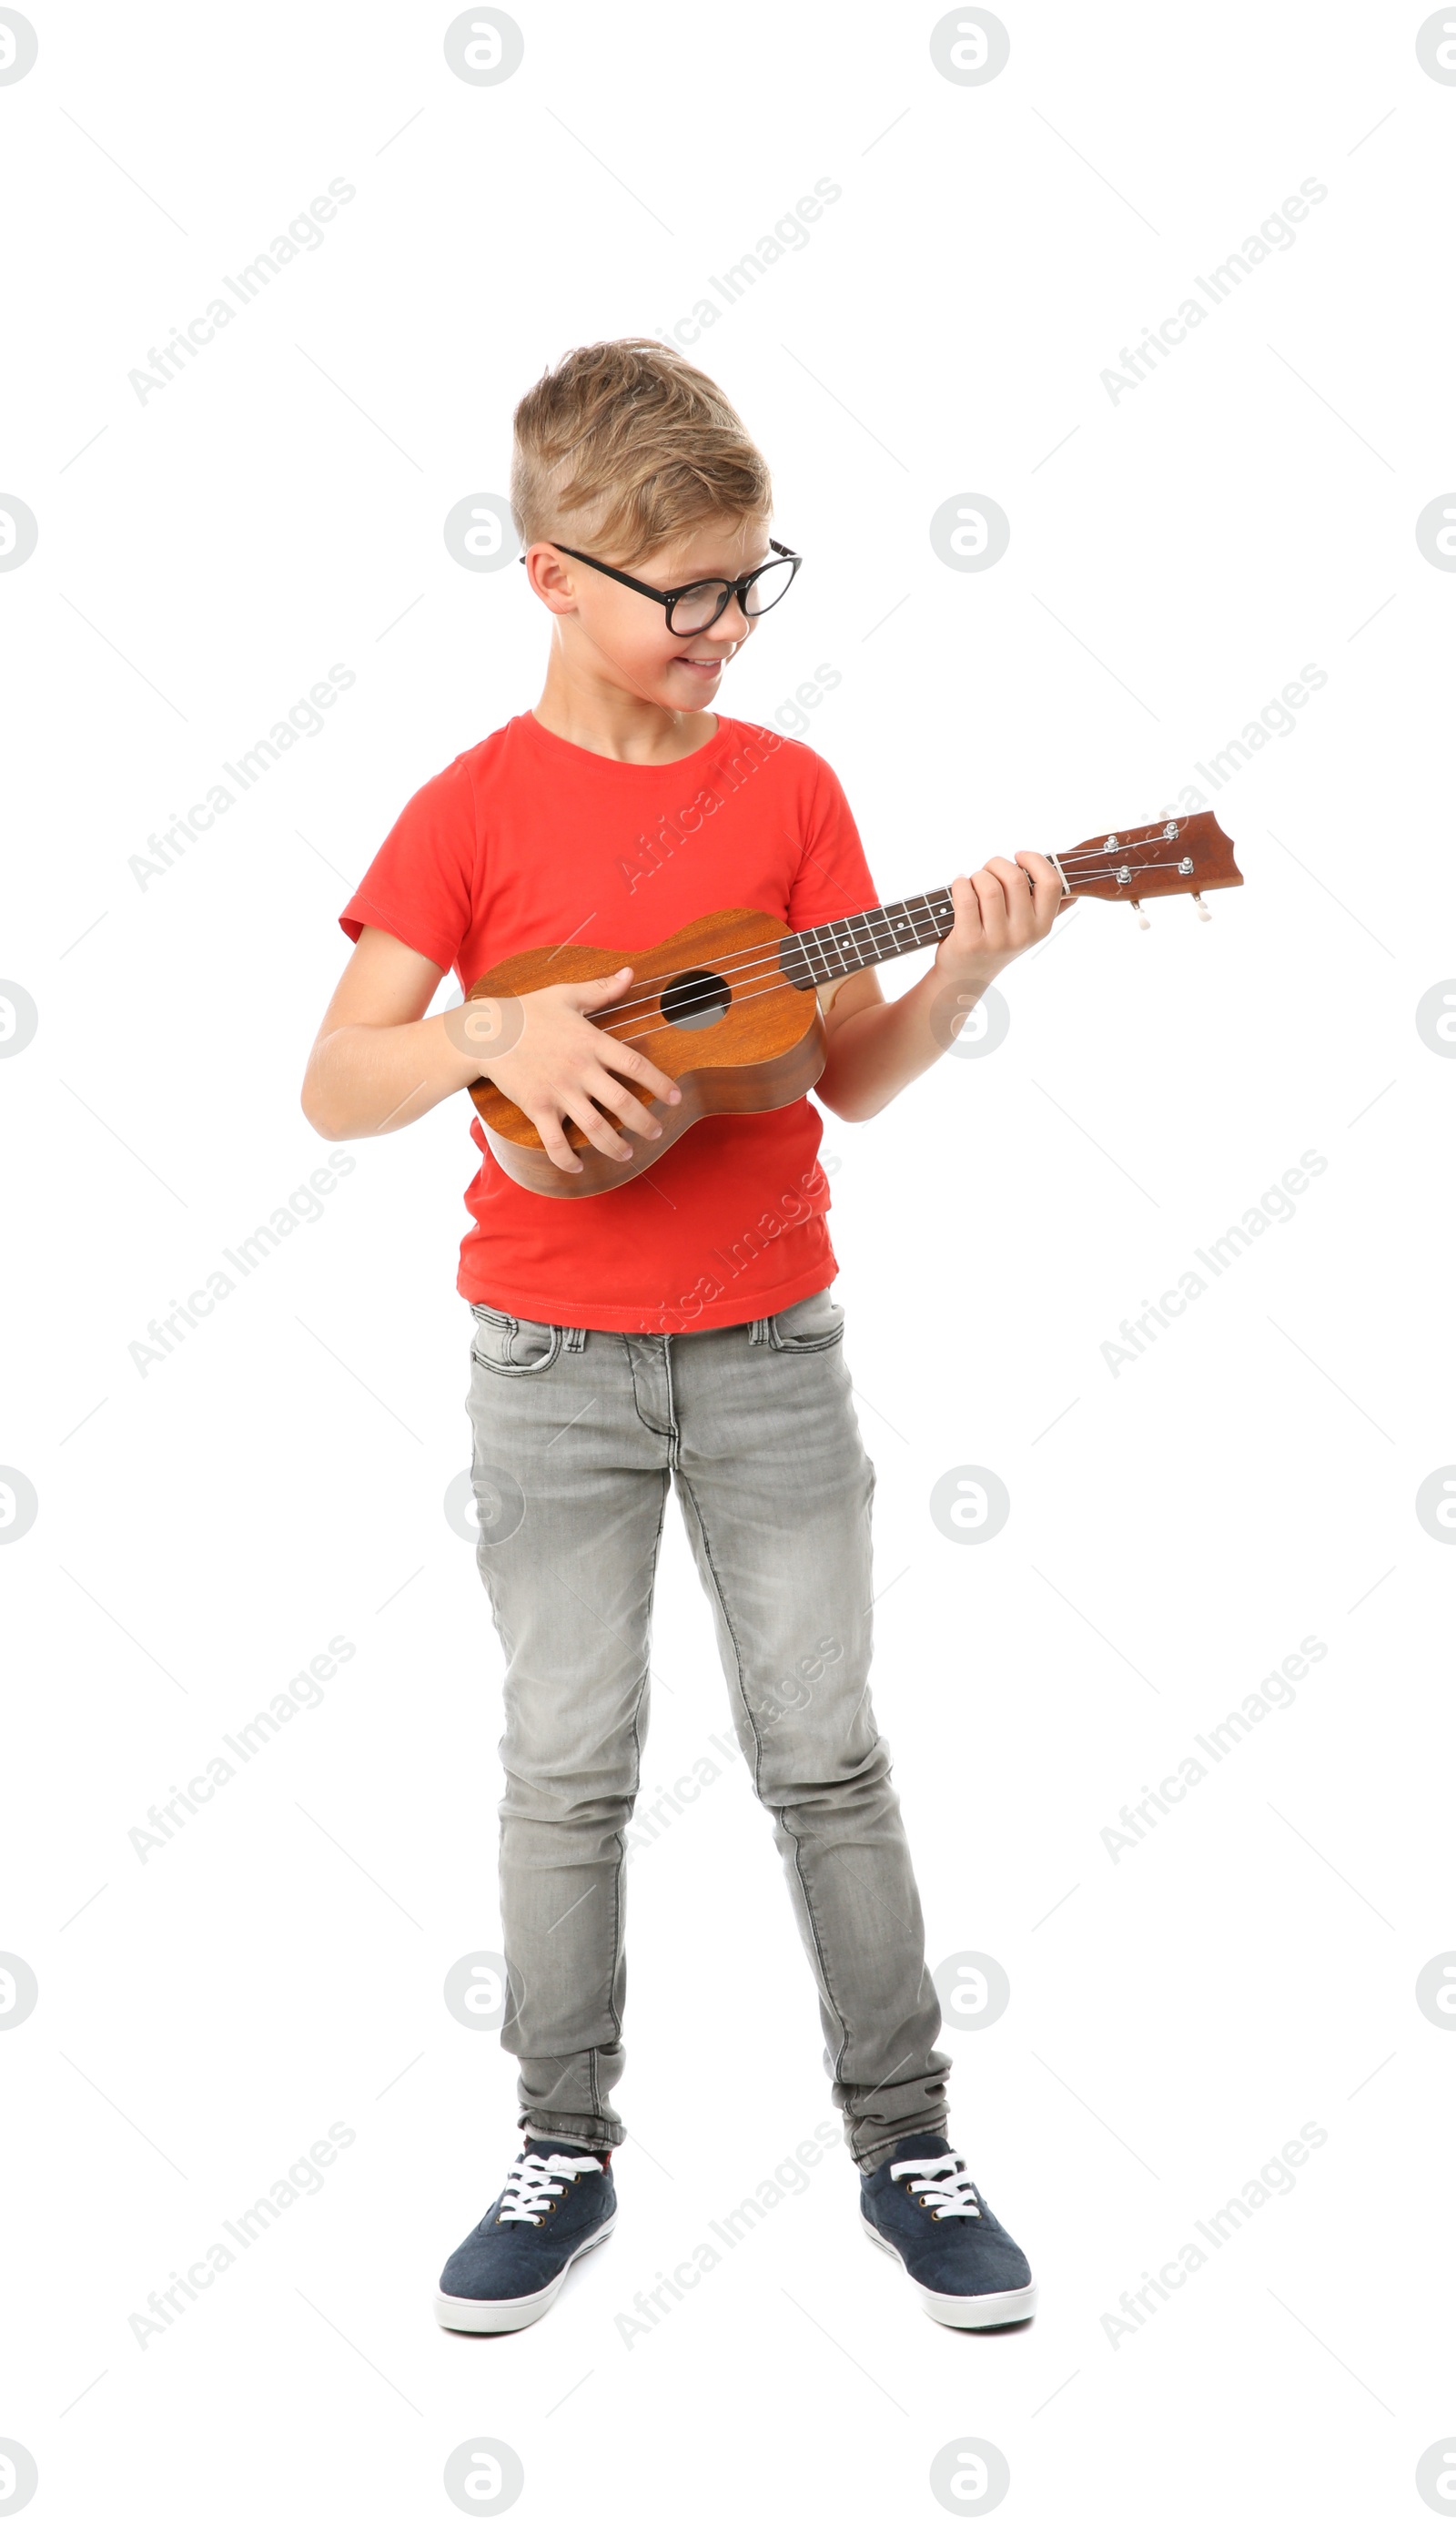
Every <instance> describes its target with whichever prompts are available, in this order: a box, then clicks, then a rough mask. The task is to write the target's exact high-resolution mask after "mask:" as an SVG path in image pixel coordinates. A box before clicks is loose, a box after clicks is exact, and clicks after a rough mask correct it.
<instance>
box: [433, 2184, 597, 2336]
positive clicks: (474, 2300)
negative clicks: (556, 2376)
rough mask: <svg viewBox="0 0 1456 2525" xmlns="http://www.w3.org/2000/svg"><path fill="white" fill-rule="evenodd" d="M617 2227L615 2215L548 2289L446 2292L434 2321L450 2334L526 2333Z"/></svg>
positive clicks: (440, 2294)
mask: <svg viewBox="0 0 1456 2525" xmlns="http://www.w3.org/2000/svg"><path fill="white" fill-rule="evenodd" d="M615 2225H616V2211H615V2210H614V2209H613V2211H612V2213H611V2216H610V2217H609V2218H608V2219H607V2221H606V2223H605V2225H603V2226H601V2227H599V2228H598V2229H597V2230H596V2232H595V2234H593V2235H590V2236H588V2237H587V2239H586V2242H585V2243H584V2244H581V2245H578V2246H577V2248H576V2251H575V2253H573V2254H572V2255H571V2258H570V2260H569V2261H567V2262H563V2263H562V2265H561V2267H560V2269H559V2270H558V2273H557V2275H556V2278H555V2279H554V2280H553V2281H552V2283H551V2285H550V2287H549V2288H544V2289H537V2290H536V2292H535V2294H534V2296H532V2297H447V2296H446V2295H445V2293H444V2291H443V2290H441V2291H438V2292H437V2294H436V2297H435V2321H436V2322H437V2323H442V2324H443V2325H444V2326H445V2329H446V2331H447V2332H523V2331H524V2330H525V2328H526V2325H527V2324H528V2323H537V2322H539V2321H540V2319H541V2317H542V2315H543V2314H545V2313H546V2312H547V2310H548V2308H549V2307H551V2306H553V2305H554V2304H555V2303H556V2301H557V2299H558V2297H559V2296H560V2293H561V2287H562V2284H563V2282H564V2280H565V2277H566V2274H567V2272H568V2271H569V2270H571V2269H573V2268H574V2266H575V2265H576V2263H577V2262H579V2261H580V2260H581V2257H582V2255H583V2253H590V2252H591V2251H592V2248H593V2246H594V2245H605V2244H606V2242H607V2237H608V2236H609V2235H610V2234H611V2231H612V2229H613V2227H614V2226H615Z"/></svg>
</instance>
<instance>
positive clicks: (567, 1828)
mask: <svg viewBox="0 0 1456 2525" xmlns="http://www.w3.org/2000/svg"><path fill="white" fill-rule="evenodd" d="M469 1412H470V1420H471V1426H472V1430H473V1433H474V1461H473V1466H472V1478H473V1485H474V1490H475V1497H476V1502H477V1510H478V1516H479V1524H480V1541H479V1546H478V1550H477V1561H478V1565H479V1568H480V1573H481V1576H482V1578H483V1579H484V1581H485V1585H486V1588H487V1590H488V1592H489V1595H490V1600H491V1607H492V1610H493V1612H494V1615H495V1621H496V1628H497V1630H498V1631H499V1633H500V1636H501V1642H502V1646H503V1647H504V1649H505V1651H506V1656H507V1661H508V1662H507V1668H506V1682H505V1716H506V1732H505V1734H504V1736H503V1737H502V1739H501V1747H500V1752H501V1759H502V1763H503V1765H504V1768H505V1773H506V1794H505V1797H504V1798H503V1800H502V1802H501V1806H500V1810H499V1811H500V1816H501V1859H500V1866H501V1921H502V1938H503V1944H504V1947H505V1952H506V1964H507V1981H508V1997H507V2003H506V2020H505V2023H504V2025H503V2026H502V2029H501V2041H502V2043H503V2045H504V2046H505V2048H506V2049H507V2050H508V2051H509V2052H511V2053H514V2054H515V2055H516V2056H517V2059H518V2062H519V2074H518V2082H517V2093H518V2096H519V2102H520V2111H519V2114H518V2116H517V2118H518V2121H519V2125H520V2127H521V2128H522V2129H523V2130H526V2131H529V2132H534V2133H536V2134H538V2135H539V2136H541V2137H542V2138H547V2139H560V2140H569V2141H574V2142H576V2143H578V2144H581V2143H585V2144H586V2146H588V2147H589V2148H597V2149H606V2148H612V2147H615V2146H617V2145H618V2144H619V2143H620V2141H621V2140H622V2138H623V2137H624V2135H625V2134H624V2128H623V2124H622V2123H621V2121H620V2120H619V2119H618V2118H617V2116H616V2114H615V2113H614V2111H613V2110H612V2106H611V2091H612V2088H613V2086H614V2084H615V2082H616V2080H617V2078H618V2077H619V2076H620V2074H621V2069H622V2061H623V2051H622V2010H623V2005H624V2000H625V1993H626V1963H625V1958H624V1955H623V1928H624V1917H623V1914H624V1901H625V1891H626V1864H625V1853H626V1828H627V1824H628V1821H629V1819H630V1816H631V1813H632V1807H633V1802H634V1800H635V1798H636V1794H637V1788H638V1783H639V1776H640V1771H641V1760H642V1745H643V1740H644V1738H645V1735H646V1732H647V1720H648V1651H649V1632H650V1625H651V1614H652V1596H653V1579H654V1574H655V1567H656V1558H657V1544H658V1540H659V1537H660V1534H661V1528H662V1514H663V1509H664V1506H665V1502H666V1497H667V1451H666V1445H665V1442H664V1440H663V1439H662V1438H661V1437H659V1436H658V1435H657V1434H656V1433H655V1431H654V1430H652V1429H651V1428H650V1427H647V1426H646V1425H644V1423H643V1421H642V1419H641V1417H640V1415H639V1413H638V1411H637V1409H636V1401H635V1389H634V1385H633V1378H632V1367H631V1362H630V1358H629V1356H628V1351H627V1345H626V1343H625V1341H624V1340H623V1339H622V1337H621V1336H620V1335H618V1334H615V1333H592V1334H589V1335H583V1334H581V1333H580V1332H571V1331H569V1330H563V1329H562V1328H561V1327H560V1326H556V1325H545V1324H534V1323H525V1322H518V1323H516V1324H515V1325H514V1327H513V1328H511V1327H510V1318H509V1317H507V1316H498V1315H494V1314H492V1313H491V1312H489V1311H486V1310H481V1311H480V1312H479V1313H478V1314H477V1318H476V1330H475V1334H474V1338H473V1343H472V1354H471V1377H470V1397H469Z"/></svg>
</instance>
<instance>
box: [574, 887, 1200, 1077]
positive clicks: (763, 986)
mask: <svg viewBox="0 0 1456 2525" xmlns="http://www.w3.org/2000/svg"><path fill="white" fill-rule="evenodd" d="M1065 865H1066V861H1065V860H1064V861H1063V866H1065ZM1176 866H1178V862H1177V861H1176V860H1156V861H1152V862H1149V863H1148V864H1147V867H1146V870H1145V873H1147V874H1149V875H1150V874H1152V872H1153V870H1154V869H1155V868H1158V867H1176ZM1105 872H1106V874H1108V875H1109V876H1110V874H1111V869H1110V868H1109V869H1107V870H1106V871H1105ZM1072 891H1073V893H1074V894H1083V895H1086V893H1087V889H1086V888H1085V887H1078V886H1075V885H1074V886H1073V887H1072ZM1132 899H1133V898H1132V897H1131V895H1130V896H1129V897H1128V898H1127V900H1128V901H1130V902H1131V901H1132ZM1109 900H1116V898H1115V897H1113V898H1109ZM855 917H859V916H858V915H856V916H855ZM810 935H812V932H809V931H803V930H801V931H798V932H792V933H791V935H790V937H789V938H787V939H783V940H780V939H767V940H765V941H764V943H763V947H762V949H760V950H754V951H752V954H749V955H745V956H744V957H743V958H741V959H732V960H725V961H724V963H723V964H722V965H720V966H718V967H716V968H715V969H714V972H713V974H712V975H711V976H710V977H709V980H708V981H707V982H706V983H705V984H704V986H703V987H702V988H701V989H699V990H698V991H696V992H685V993H684V994H683V995H682V997H681V998H680V1000H679V1001H678V1003H677V1005H678V1007H679V1008H680V1009H681V1010H682V1011H683V1012H684V1014H686V1013H688V1012H689V1011H691V1010H696V1009H700V1008H704V1007H707V1006H709V1005H710V1004H711V1001H712V998H713V991H712V983H713V982H714V981H716V980H720V979H721V978H723V977H724V976H725V975H730V974H731V975H733V976H734V978H735V982H736V984H737V985H738V987H736V988H735V990H734V994H733V1005H734V1006H735V1007H736V1008H742V1007H744V1006H746V1004H747V1003H748V1002H749V1001H750V1000H757V999H762V998H763V996H764V993H765V991H777V990H797V989H799V987H800V985H799V984H797V983H795V982H791V981H790V979H789V976H788V974H787V973H786V972H785V971H784V970H783V966H782V963H781V961H780V959H779V957H778V955H777V953H776V952H770V951H777V950H779V949H780V948H782V947H785V946H789V945H792V944H793V943H794V942H795V939H796V938H800V937H805V936H810ZM944 936H946V932H945V931H938V932H937V933H936V935H935V936H934V937H931V938H920V939H917V940H916V941H915V943H914V947H909V948H906V947H903V946H901V945H899V944H898V943H897V946H896V948H895V950H894V951H893V952H894V953H896V954H913V953H914V952H915V948H917V947H918V948H925V947H934V946H937V945H939V944H940V941H941V939H942V938H943V937H944ZM757 956H761V957H762V958H763V961H762V962H754V961H753V959H754V957H757ZM805 961H806V960H805ZM869 961H870V963H871V964H874V963H884V962H886V961H888V960H887V959H885V958H871V959H870V960H869ZM864 970H865V966H863V965H851V966H850V968H849V971H850V972H855V971H859V972H862V971H864ZM770 976H771V977H772V978H765V977H770ZM811 978H812V977H811ZM848 978H849V975H848V974H846V973H826V974H825V975H824V976H823V981H824V982H825V983H829V982H840V981H845V980H848ZM748 982H756V983H758V985H759V987H758V988H757V989H754V990H749V989H745V988H743V987H742V985H743V984H744V983H748ZM659 997H660V994H658V993H655V992H649V993H648V994H647V995H646V996H644V997H641V998H638V999H633V1000H624V1001H622V1002H621V1003H620V1004H619V1005H618V1006H617V1007H615V1008H610V1009H606V1010H604V1011H603V1013H602V1014H601V1015H599V1016H592V1017H589V1018H588V1020H587V1022H588V1023H589V1024H590V1025H594V1026H596V1027H597V1028H598V1030H599V1032H601V1033H603V1034H609V1035H610V1036H611V1037H612V1039H613V1041H614V1042H616V1043H644V1042H646V1041H647V1039H648V1038H649V1036H651V1035H655V1034H661V1033H663V1032H665V1030H666V1028H667V1027H668V1026H669V1025H671V1024H672V1023H673V1022H674V1020H673V1019H672V1018H671V1017H667V1016H662V1015H658V1016H657V1017H656V1018H655V1019H654V1021H653V1022H652V1023H651V1024H649V1025H646V1026H639V1027H634V1028H633V1029H632V1030H631V1031H629V1032H628V1033H626V1034H619V1033H618V1032H617V1030H616V1027H615V1025H614V1024H613V1023H612V1022H611V1020H612V1019H613V1018H618V1017H623V1016H628V1015H633V1014H634V1013H635V1012H636V1011H638V1010H640V1009H648V1008H656V1007H657V1005H658V1000H659ZM724 1015H727V1011H726V1010H725V1011H724Z"/></svg>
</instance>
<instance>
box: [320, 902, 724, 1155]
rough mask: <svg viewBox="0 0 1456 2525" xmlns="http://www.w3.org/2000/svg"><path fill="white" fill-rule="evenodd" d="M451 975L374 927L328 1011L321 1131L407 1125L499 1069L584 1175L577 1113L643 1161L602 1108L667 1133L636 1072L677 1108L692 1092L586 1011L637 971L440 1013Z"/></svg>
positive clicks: (649, 1133)
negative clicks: (637, 1084)
mask: <svg viewBox="0 0 1456 2525" xmlns="http://www.w3.org/2000/svg"><path fill="white" fill-rule="evenodd" d="M444 972H445V968H444V966H443V965H436V964H433V963H432V962H431V961H430V959H429V957H428V956H421V955H420V954H419V953H418V951H417V950H416V949H415V948H413V947H407V946H405V944H404V943H403V941H402V940H401V939H398V938H395V937H393V936H391V934H390V932H389V931H388V930H387V929H370V928H364V929H363V930H361V932H360V937H359V944H358V946H357V947H356V948H355V950H354V953H353V955H352V956H351V957H350V959H349V962H348V964H347V965H345V967H344V971H343V974H342V977H341V979H340V982H339V987H338V989H337V990H336V991H335V993H334V995H333V998H332V999H331V1000H330V1001H329V1004H328V1007H327V1009H326V1010H325V1011H324V1015H323V1023H322V1025H321V1026H320V1027H319V1029H318V1035H317V1040H316V1041H315V1045H314V1049H313V1051H312V1052H311V1053H310V1055H309V1065H308V1068H307V1070H306V1071H305V1073H304V1084H303V1092H302V1095H301V1096H300V1099H299V1102H300V1103H301V1105H302V1106H303V1110H304V1113H305V1114H306V1115H307V1117H308V1119H309V1120H310V1121H311V1122H312V1123H313V1125H314V1128H315V1131H316V1132H317V1133H318V1135H319V1137H320V1138H321V1139H324V1140H362V1139H368V1138H372V1137H374V1136H376V1135H377V1134H378V1133H380V1132H383V1131H398V1130H402V1129H403V1127H404V1125H405V1124H406V1123H407V1122H417V1121H418V1119H419V1116H420V1114H427V1113H428V1112H429V1111H430V1108H431V1107H432V1106H434V1105H439V1104H441V1103H442V1102H443V1101H444V1099H445V1098H446V1097H447V1096H453V1095H454V1094H455V1093H456V1091H457V1089H459V1088H461V1087H468V1086H469V1084H470V1082H471V1080H472V1079H476V1078H491V1079H494V1081H495V1083H496V1085H497V1086H498V1087H499V1088H500V1090H501V1092H502V1094H503V1095H505V1096H509V1097H510V1100H511V1102H512V1104H515V1105H518V1106H519V1107H520V1109H521V1111H522V1112H523V1113H524V1114H529V1115H530V1118H531V1120H532V1121H533V1122H534V1123H535V1125H536V1128H537V1129H538V1131H539V1132H540V1133H541V1137H542V1141H543V1143H544V1145H545V1147H546V1150H547V1154H548V1155H549V1156H550V1157H551V1159H552V1160H553V1162H554V1163H555V1164H557V1165H558V1166H559V1167H560V1168H561V1170H562V1172H563V1173H566V1174H579V1173H580V1172H581V1160H580V1159H579V1158H578V1157H575V1156H573V1154H572V1151H571V1148H570V1145H569V1143H568V1142H567V1139H566V1136H565V1133H564V1131H563V1130H562V1127H561V1124H562V1120H563V1118H564V1117H566V1116H568V1115H569V1117H570V1119H571V1120H572V1121H574V1122H578V1123H579V1124H580V1125H581V1128H582V1130H583V1131H584V1132H585V1134H586V1136H587V1138H588V1139H589V1140H590V1141H591V1143H592V1145H593V1147H594V1148H597V1149H601V1150H602V1151H603V1153H604V1155H606V1156H607V1157H612V1158H619V1159H625V1158H628V1157H630V1156H631V1154H632V1144H631V1142H630V1141H629V1140H624V1139H623V1138H622V1137H621V1135H620V1133H619V1132H617V1131H616V1130H614V1129H613V1127H612V1125H611V1122H610V1121H609V1120H608V1119H607V1115H606V1114H603V1113H601V1112H600V1111H599V1110H598V1109H599V1108H600V1107H601V1106H604V1105H605V1106H607V1108H608V1109H609V1110H610V1112H611V1113H614V1114H617V1115H618V1116H619V1118H620V1119H621V1121H622V1123H623V1125H624V1126H625V1128H626V1129H627V1130H629V1131H640V1132H641V1133H642V1135H643V1136H644V1138H646V1139H649V1140H656V1139H660V1137H661V1127H660V1125H659V1124H658V1123H657V1122H655V1121H654V1119H653V1118H652V1115H651V1114H650V1113H649V1111H648V1109H647V1107H646V1106H645V1105H643V1104H641V1103H640V1102H639V1100H638V1099H637V1097H635V1096H634V1095H633V1094H632V1092H631V1089H630V1088H629V1087H627V1086H626V1085H625V1084H624V1081H625V1080H627V1079H635V1080H640V1081H641V1082H642V1083H643V1084H645V1085H646V1086H647V1087H648V1088H650V1090H651V1092H652V1093H653V1095H654V1096H656V1097H658V1098H660V1099H661V1100H662V1101H663V1102H664V1103H667V1104H670V1105H676V1104H678V1103H679V1102H680V1101H681V1099H680V1091H679V1090H678V1088H677V1087H675V1086H674V1084H673V1082H672V1080H671V1079H670V1078H666V1077H664V1076H663V1074H662V1072H661V1071H660V1070H659V1069H656V1068H655V1067H654V1065H653V1064H652V1063H651V1062H650V1061H647V1060H645V1059H644V1058H643V1056H642V1054H641V1053H638V1052H633V1051H632V1050H631V1048H630V1046H628V1045H626V1044H619V1043H617V1042H616V1041H615V1039H614V1038H613V1037H612V1036H610V1035H607V1034H604V1033H603V1031H602V1030H601V1028H600V1027H597V1026H594V1025H591V1024H589V1023H588V1021H587V1012H588V1011H590V1010H593V1009H599V1008H605V1007H607V1005H608V1003H609V1002H610V1001H612V1000H613V999H616V998H617V997H619V995H620V994H621V992H622V991H624V990H625V989H626V987H627V984H628V982H629V981H630V979H631V973H630V969H629V968H627V967H625V966H624V967H623V969H622V971H621V972H620V973H611V974H607V975H606V976H605V977H604V978H603V979H602V980H600V981H596V982H554V983H552V984H551V985H550V986H549V987H548V988H547V989H546V990H544V991H535V992H533V993H532V994H531V996H530V998H529V999H519V1000H511V999H502V1000H473V1001H469V1002H467V1003H466V1005H465V1007H464V1008H460V1009H445V1010H443V1011H442V1012H441V1014H440V1015H439V1016H434V1017H427V1016H426V1015H425V1014H424V1012H425V1010H426V1009H427V1008H428V1007H429V1004H430V1002H431V1000H432V999H433V998H434V996H435V993H436V991H437V990H438V988H439V986H440V983H441V981H442V980H443V978H444ZM476 1029H478V1031H476ZM472 1032H474V1037H475V1039H474V1042H473V1044H472V1041H471V1035H472ZM492 1046H494V1047H495V1048H494V1049H491V1048H490V1047H492ZM605 1064H610V1065H609V1067H607V1065H605Z"/></svg>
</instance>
